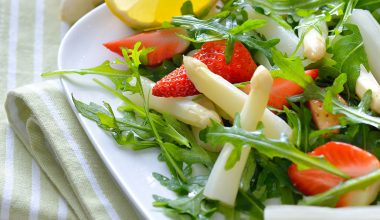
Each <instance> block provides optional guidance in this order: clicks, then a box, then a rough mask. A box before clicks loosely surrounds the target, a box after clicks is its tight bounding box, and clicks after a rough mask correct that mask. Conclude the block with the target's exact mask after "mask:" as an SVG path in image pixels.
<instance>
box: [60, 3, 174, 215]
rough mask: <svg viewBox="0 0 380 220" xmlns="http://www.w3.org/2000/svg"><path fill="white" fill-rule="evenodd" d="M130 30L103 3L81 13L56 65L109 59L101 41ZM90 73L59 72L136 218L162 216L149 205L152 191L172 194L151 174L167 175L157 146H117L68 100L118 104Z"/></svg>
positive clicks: (91, 63)
mask: <svg viewBox="0 0 380 220" xmlns="http://www.w3.org/2000/svg"><path fill="white" fill-rule="evenodd" d="M132 33H133V31H132V30H131V29H130V28H128V27H127V26H126V25H125V24H124V23H122V22H121V21H119V20H118V19H117V18H116V17H114V16H113V15H112V14H111V13H110V11H109V10H108V8H107V7H106V6H105V5H101V6H99V7H98V8H96V9H94V10H93V11H91V12H90V13H89V14H87V15H86V16H84V17H83V18H82V19H81V20H80V21H78V22H77V23H76V24H75V25H74V26H73V27H72V28H71V29H70V30H69V32H68V33H67V34H66V36H65V38H64V39H63V40H62V43H61V46H60V50H59V54H58V67H59V69H61V70H67V69H78V68H86V67H94V66H97V65H99V64H101V63H102V62H103V61H105V60H113V59H114V58H116V57H117V56H116V55H114V54H113V53H111V52H109V51H108V50H107V49H105V48H104V47H103V46H102V43H105V42H108V41H111V40H115V39H118V38H121V37H124V36H126V35H130V34H132ZM95 77H96V76H77V75H75V76H74V75H73V76H65V77H62V84H63V87H64V90H65V92H66V95H67V98H68V100H69V102H70V104H71V107H72V108H73V110H74V112H75V113H76V115H77V117H78V119H79V121H80V123H81V125H82V127H83V129H84V130H85V132H86V133H87V135H88V137H89V139H90V140H91V142H92V144H93V145H94V147H95V149H96V151H97V152H98V154H99V155H100V157H101V158H102V160H103V161H104V163H105V165H106V166H107V168H108V169H109V170H110V172H111V174H112V175H113V177H114V178H115V180H116V182H117V183H118V184H119V185H120V187H121V189H122V190H123V192H124V193H125V194H126V195H127V196H128V198H129V199H130V200H131V201H132V202H133V204H134V205H135V207H136V208H137V210H138V212H139V214H141V217H142V218H144V219H167V217H166V216H164V214H163V213H162V211H161V210H160V209H156V208H154V207H153V206H152V202H153V198H152V195H153V194H157V195H161V196H165V197H173V194H172V193H171V192H170V191H169V190H166V189H165V188H164V187H162V186H161V185H160V183H159V182H157V181H156V180H155V179H154V178H153V177H152V173H153V172H158V173H161V174H164V175H167V176H168V175H169V173H168V171H167V169H166V167H165V165H164V163H160V162H158V160H157V155H158V150H157V149H150V150H142V151H138V152H134V151H131V150H125V149H122V148H120V147H119V146H118V145H117V144H116V142H115V141H114V140H113V138H112V137H111V136H109V135H107V134H106V133H105V132H103V131H102V130H101V129H100V128H98V126H97V125H96V124H95V123H94V122H92V121H90V120H88V119H86V118H84V117H83V116H81V115H80V114H79V113H78V112H77V111H76V109H75V107H74V105H73V103H72V101H71V94H73V95H74V97H75V98H77V99H79V100H81V101H83V102H85V103H89V102H95V103H98V104H102V102H103V101H106V102H108V103H110V104H111V106H114V107H116V106H118V104H120V101H119V99H117V98H115V97H114V96H113V95H111V94H109V93H108V92H106V91H105V90H104V89H102V88H100V87H99V86H98V85H96V84H95V83H94V82H93V81H92V79H93V78H95ZM96 78H99V79H102V78H101V77H96ZM102 80H104V79H102Z"/></svg>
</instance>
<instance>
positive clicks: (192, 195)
mask: <svg viewBox="0 0 380 220" xmlns="http://www.w3.org/2000/svg"><path fill="white" fill-rule="evenodd" d="M153 175H154V177H155V178H156V179H157V180H158V181H159V182H160V183H161V184H162V185H163V186H165V187H167V188H169V189H171V190H174V191H176V192H177V193H179V194H180V197H179V198H177V199H174V200H170V199H166V198H163V197H160V196H157V195H154V196H153V198H154V199H155V202H153V205H154V206H155V207H163V208H166V211H169V213H168V214H169V215H174V216H176V217H177V218H176V219H178V218H186V217H187V218H189V219H209V217H210V216H211V215H212V214H213V213H214V212H215V211H216V210H217V203H212V202H211V203H210V202H208V201H207V200H206V197H205V196H204V195H203V189H204V186H205V184H206V182H207V177H205V176H197V177H191V178H189V179H188V182H187V183H182V182H179V181H178V180H175V179H169V178H167V177H165V176H162V175H160V174H157V173H155V174H153Z"/></svg>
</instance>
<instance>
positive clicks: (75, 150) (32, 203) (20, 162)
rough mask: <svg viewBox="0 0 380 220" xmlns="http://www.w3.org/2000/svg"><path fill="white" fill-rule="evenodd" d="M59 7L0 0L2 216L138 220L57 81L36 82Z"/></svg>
mask: <svg viewBox="0 0 380 220" xmlns="http://www.w3.org/2000/svg"><path fill="white" fill-rule="evenodd" d="M89 1H90V0H89ZM59 4H60V1H59V0H12V1H8V0H0V76H1V78H0V94H1V95H0V104H3V103H4V102H5V98H6V95H5V94H6V93H7V91H11V92H9V93H8V96H7V101H6V103H5V107H6V112H5V111H4V108H0V195H1V197H0V219H137V216H136V214H135V211H134V209H133V208H132V206H131V205H130V202H129V201H128V199H127V198H126V197H125V196H124V194H123V193H122V192H121V190H120V189H119V187H118V186H117V184H116V183H115V182H114V180H113V178H112V177H111V175H110V174H109V172H108V170H107V169H106V167H105V166H104V164H103V162H102V161H101V159H100V157H99V156H98V154H97V153H96V151H95V150H94V148H93V146H92V145H91V143H90V142H89V140H88V138H87V136H86V135H85V133H84V132H83V130H82V128H81V126H80V125H79V123H78V121H77V119H76V117H75V115H74V113H73V112H72V110H71V108H70V106H69V104H68V102H67V100H66V97H65V95H64V94H63V91H62V87H61V84H60V83H59V82H58V81H56V80H55V81H43V82H40V83H38V84H36V82H38V81H41V80H42V79H41V78H40V77H39V75H40V73H41V72H43V71H51V70H54V69H55V68H56V60H57V52H58V47H59V43H60V35H61V33H60V30H61V22H60V21H59ZM30 83H34V84H31V85H27V86H23V85H25V84H30ZM20 86H22V87H20ZM6 113H7V115H8V120H9V123H8V121H7V118H6ZM10 125H11V126H12V127H13V128H14V130H13V129H11V127H10Z"/></svg>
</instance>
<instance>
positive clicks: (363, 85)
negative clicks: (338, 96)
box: [355, 65, 380, 114]
mask: <svg viewBox="0 0 380 220" xmlns="http://www.w3.org/2000/svg"><path fill="white" fill-rule="evenodd" d="M355 90H356V95H358V96H359V97H360V98H363V96H364V93H365V92H367V91H368V90H371V91H372V102H371V109H372V110H373V111H374V112H377V113H379V114H380V85H379V83H378V82H377V81H376V79H375V78H374V77H373V75H372V73H370V72H368V71H367V70H366V69H365V67H364V66H363V65H361V66H360V75H359V77H358V79H357V80H356V86H355Z"/></svg>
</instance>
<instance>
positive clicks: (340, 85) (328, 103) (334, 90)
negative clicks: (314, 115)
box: [323, 73, 347, 113]
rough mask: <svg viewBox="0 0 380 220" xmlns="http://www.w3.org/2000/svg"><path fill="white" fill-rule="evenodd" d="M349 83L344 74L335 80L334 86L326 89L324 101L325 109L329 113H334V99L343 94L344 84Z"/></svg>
mask: <svg viewBox="0 0 380 220" xmlns="http://www.w3.org/2000/svg"><path fill="white" fill-rule="evenodd" d="M346 82H347V75H346V74H344V73H342V74H340V75H339V76H338V77H337V78H336V79H335V80H334V83H333V85H332V86H330V87H327V88H326V94H325V99H324V100H323V108H324V109H326V110H327V111H328V112H330V113H331V112H333V102H332V99H333V97H336V96H337V95H338V94H339V93H341V92H343V90H344V84H346Z"/></svg>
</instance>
